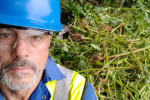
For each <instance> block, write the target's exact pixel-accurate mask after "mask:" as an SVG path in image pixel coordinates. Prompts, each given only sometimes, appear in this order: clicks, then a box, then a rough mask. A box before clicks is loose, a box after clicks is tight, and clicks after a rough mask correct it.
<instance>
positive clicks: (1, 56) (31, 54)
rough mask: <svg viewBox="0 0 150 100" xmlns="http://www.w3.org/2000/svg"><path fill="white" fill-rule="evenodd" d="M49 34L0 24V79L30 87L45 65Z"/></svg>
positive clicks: (16, 86) (9, 84)
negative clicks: (4, 26)
mask: <svg viewBox="0 0 150 100" xmlns="http://www.w3.org/2000/svg"><path fill="white" fill-rule="evenodd" d="M50 39H51V36H50V35H49V34H48V33H45V32H44V31H39V30H31V29H29V30H22V29H16V28H0V83H2V84H4V85H6V86H7V87H8V88H9V89H11V90H23V89H27V88H29V87H31V86H32V85H33V84H34V83H35V81H36V80H37V79H38V78H39V77H40V76H41V74H42V72H43V69H44V68H45V65H46V61H47V57H48V51H49V50H48V48H49V45H50Z"/></svg>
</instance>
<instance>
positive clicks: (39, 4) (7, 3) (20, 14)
mask: <svg viewBox="0 0 150 100" xmlns="http://www.w3.org/2000/svg"><path fill="white" fill-rule="evenodd" d="M0 24H6V25H13V26H21V27H29V28H37V29H42V30H48V31H61V29H62V24H61V22H60V2H59V0H0Z"/></svg>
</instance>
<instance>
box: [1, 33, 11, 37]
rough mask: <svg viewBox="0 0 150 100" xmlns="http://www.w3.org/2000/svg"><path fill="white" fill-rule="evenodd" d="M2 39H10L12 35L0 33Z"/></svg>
mask: <svg viewBox="0 0 150 100" xmlns="http://www.w3.org/2000/svg"><path fill="white" fill-rule="evenodd" d="M0 37H1V38H10V37H11V35H10V34H9V33H0Z"/></svg>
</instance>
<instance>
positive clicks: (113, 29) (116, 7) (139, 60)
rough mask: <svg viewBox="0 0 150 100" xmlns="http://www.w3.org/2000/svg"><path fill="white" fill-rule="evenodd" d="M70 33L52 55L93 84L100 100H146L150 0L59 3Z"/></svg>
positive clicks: (148, 98)
mask: <svg viewBox="0 0 150 100" xmlns="http://www.w3.org/2000/svg"><path fill="white" fill-rule="evenodd" d="M60 2H61V8H62V19H61V20H62V23H63V24H67V25H68V27H69V32H68V33H66V34H65V36H64V39H63V40H59V39H56V38H55V36H54V37H53V38H52V44H51V48H50V56H51V57H52V59H53V60H54V61H55V62H57V63H59V64H61V65H64V66H65V67H68V68H70V69H73V70H76V71H77V72H78V73H80V74H82V75H83V76H84V77H86V78H87V80H88V81H89V82H90V83H92V84H93V86H94V88H95V91H96V93H97V96H98V98H99V99H100V100H150V0H133V1H132V0H101V2H100V1H99V0H97V1H96V0H86V1H85V0H60Z"/></svg>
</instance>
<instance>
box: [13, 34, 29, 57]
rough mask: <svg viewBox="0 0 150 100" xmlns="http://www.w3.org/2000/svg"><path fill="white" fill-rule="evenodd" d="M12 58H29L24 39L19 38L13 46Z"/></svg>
mask: <svg viewBox="0 0 150 100" xmlns="http://www.w3.org/2000/svg"><path fill="white" fill-rule="evenodd" d="M12 53H13V56H16V57H19V58H24V57H28V56H29V51H28V46H27V44H26V41H25V39H23V38H21V37H19V38H18V39H17V40H16V42H15V44H14V46H13V51H12Z"/></svg>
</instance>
